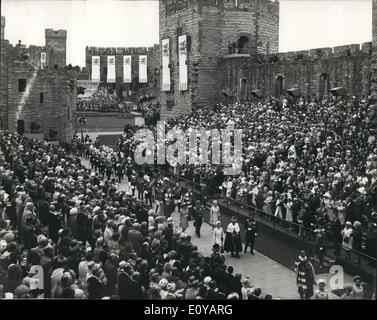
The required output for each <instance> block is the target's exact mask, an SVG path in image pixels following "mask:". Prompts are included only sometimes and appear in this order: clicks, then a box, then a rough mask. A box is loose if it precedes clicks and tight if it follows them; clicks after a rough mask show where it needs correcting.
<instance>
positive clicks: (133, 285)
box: [118, 261, 144, 300]
mask: <svg viewBox="0 0 377 320" xmlns="http://www.w3.org/2000/svg"><path fill="white" fill-rule="evenodd" d="M119 268H120V274H119V277H118V295H119V299H121V300H141V299H143V298H144V295H143V291H142V289H141V287H140V285H139V284H138V283H137V282H136V281H135V280H133V279H132V273H133V270H132V267H131V265H129V264H127V263H126V262H124V261H122V262H121V263H120V264H119Z"/></svg>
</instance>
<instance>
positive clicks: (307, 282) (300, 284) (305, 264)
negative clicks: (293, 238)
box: [295, 250, 315, 300]
mask: <svg viewBox="0 0 377 320" xmlns="http://www.w3.org/2000/svg"><path fill="white" fill-rule="evenodd" d="M295 273H296V284H297V288H298V293H299V295H300V298H301V299H305V300H309V299H310V298H311V297H312V296H313V286H314V283H315V272H314V267H313V265H312V264H311V262H310V260H309V259H308V257H307V256H306V253H305V251H304V250H301V251H300V254H299V256H298V258H297V259H296V261H295Z"/></svg>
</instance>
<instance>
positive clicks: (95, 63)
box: [92, 56, 100, 82]
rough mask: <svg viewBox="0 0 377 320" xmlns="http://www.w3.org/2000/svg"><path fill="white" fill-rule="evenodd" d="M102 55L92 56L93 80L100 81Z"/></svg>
mask: <svg viewBox="0 0 377 320" xmlns="http://www.w3.org/2000/svg"><path fill="white" fill-rule="evenodd" d="M99 69H100V57H99V56H92V81H96V82H99V80H100V75H99Z"/></svg>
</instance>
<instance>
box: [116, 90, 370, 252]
mask: <svg viewBox="0 0 377 320" xmlns="http://www.w3.org/2000/svg"><path fill="white" fill-rule="evenodd" d="M376 117H377V114H376V112H375V108H374V105H373V104H372V103H370V101H368V99H363V98H361V99H360V98H355V97H349V98H343V97H324V98H322V99H320V100H316V99H311V98H295V99H290V98H284V99H281V100H278V99H274V98H269V99H264V100H260V101H258V102H253V103H245V104H239V103H235V104H232V105H217V106H216V108H214V109H213V110H211V109H205V110H202V109H198V110H194V111H193V112H191V113H189V114H182V115H180V116H179V117H177V118H172V119H170V120H169V121H168V123H167V130H171V129H173V128H177V129H182V130H184V132H186V133H187V132H188V131H189V130H191V129H198V128H201V127H204V128H206V129H214V128H216V129H224V128H226V127H229V126H234V128H236V129H242V136H243V149H242V163H243V165H242V172H241V174H239V175H237V176H229V177H225V176H224V175H223V166H222V165H204V166H200V165H193V164H181V165H178V166H177V167H176V168H174V171H175V172H176V173H177V174H179V175H180V176H182V177H184V178H186V179H188V180H191V181H193V182H195V183H196V185H200V186H201V188H202V192H203V193H209V194H211V193H213V194H217V193H218V192H221V193H222V194H223V195H224V196H225V197H227V198H232V199H235V200H238V201H240V202H242V203H246V204H249V205H252V206H254V207H256V208H258V209H259V210H261V211H263V212H265V213H266V214H268V215H270V216H275V217H277V218H280V219H282V220H286V221H288V222H291V223H296V224H300V225H302V226H303V227H305V228H307V229H312V230H313V229H316V228H322V227H325V228H326V230H327V231H329V232H330V234H331V237H332V240H333V241H334V242H335V244H336V247H339V246H340V245H341V244H342V241H343V240H344V235H342V230H343V228H345V226H346V222H349V223H351V224H352V226H353V225H354V224H355V223H356V225H357V226H359V224H361V227H360V228H361V230H362V233H364V234H366V238H365V237H363V241H361V242H360V241H357V247H354V249H355V250H358V251H363V252H365V253H367V254H368V255H370V256H372V257H375V256H376V243H377V241H376V234H377V225H376V223H377V213H376V210H377V143H376V138H377V136H376V135H377V132H376V130H377V129H376V127H377V126H376V123H377V122H376ZM163 143H165V141H164V142H163ZM121 145H122V147H123V148H125V147H127V148H131V149H132V147H134V146H135V141H134V140H133V136H132V135H131V136H125V137H124V139H123V141H122V144H121ZM210 149H211V146H210V148H209V150H210ZM208 152H210V151H208ZM343 231H344V230H343ZM343 233H344V232H343ZM336 251H337V252H339V250H336Z"/></svg>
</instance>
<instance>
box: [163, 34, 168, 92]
mask: <svg viewBox="0 0 377 320" xmlns="http://www.w3.org/2000/svg"><path fill="white" fill-rule="evenodd" d="M169 64H170V41H169V39H162V88H161V89H162V91H170V67H169Z"/></svg>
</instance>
